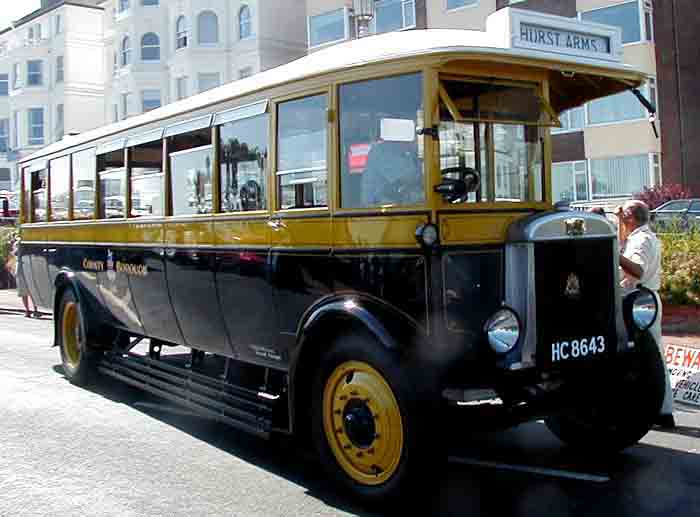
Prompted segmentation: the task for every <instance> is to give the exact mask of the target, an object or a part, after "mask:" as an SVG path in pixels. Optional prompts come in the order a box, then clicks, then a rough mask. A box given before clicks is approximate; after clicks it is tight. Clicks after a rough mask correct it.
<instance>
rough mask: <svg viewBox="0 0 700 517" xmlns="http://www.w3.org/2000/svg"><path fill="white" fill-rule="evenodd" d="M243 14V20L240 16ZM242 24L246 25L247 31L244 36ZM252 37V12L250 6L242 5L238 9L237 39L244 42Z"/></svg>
mask: <svg viewBox="0 0 700 517" xmlns="http://www.w3.org/2000/svg"><path fill="white" fill-rule="evenodd" d="M243 13H246V14H247V16H246V17H245V18H244V17H243V16H242V14H243ZM244 23H245V24H246V25H247V31H246V32H245V34H244V31H243V27H244ZM253 36H254V32H253V12H252V10H251V8H250V5H248V4H243V5H241V7H240V9H238V39H239V40H245V39H248V38H252V37H253Z"/></svg>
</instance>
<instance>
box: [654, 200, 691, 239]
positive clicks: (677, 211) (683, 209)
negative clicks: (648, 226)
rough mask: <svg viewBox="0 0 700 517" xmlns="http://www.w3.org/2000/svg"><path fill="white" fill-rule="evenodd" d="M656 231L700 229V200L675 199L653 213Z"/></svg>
mask: <svg viewBox="0 0 700 517" xmlns="http://www.w3.org/2000/svg"><path fill="white" fill-rule="evenodd" d="M651 220H652V222H653V224H654V227H655V228H656V230H661V231H663V230H673V229H677V230H683V231H686V230H690V229H700V198H693V199H674V200H672V201H667V202H666V203H664V204H663V205H661V206H659V207H658V208H656V209H654V210H652V211H651Z"/></svg>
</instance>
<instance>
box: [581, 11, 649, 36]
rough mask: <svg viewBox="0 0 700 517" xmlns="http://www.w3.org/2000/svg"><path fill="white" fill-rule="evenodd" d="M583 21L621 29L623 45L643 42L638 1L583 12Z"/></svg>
mask: <svg viewBox="0 0 700 517" xmlns="http://www.w3.org/2000/svg"><path fill="white" fill-rule="evenodd" d="M581 19H582V20H584V21H587V22H596V23H604V24H606V25H613V26H615V27H620V28H621V29H622V43H623V44H624V43H637V42H639V41H642V27H641V23H640V18H639V3H638V2H637V0H634V1H633V2H627V3H624V4H618V5H611V6H610V7H603V8H602V9H595V10H593V11H586V12H583V13H581Z"/></svg>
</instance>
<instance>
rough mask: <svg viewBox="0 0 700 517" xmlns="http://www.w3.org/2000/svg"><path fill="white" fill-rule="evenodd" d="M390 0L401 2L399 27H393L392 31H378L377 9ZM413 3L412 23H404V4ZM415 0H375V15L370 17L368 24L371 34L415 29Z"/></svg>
mask: <svg viewBox="0 0 700 517" xmlns="http://www.w3.org/2000/svg"><path fill="white" fill-rule="evenodd" d="M390 2H398V3H400V4H401V28H400V29H394V30H393V31H382V32H378V31H377V16H378V9H381V8H382V7H383V5H382V4H388V3H390ZM409 2H410V3H411V4H413V24H411V25H405V22H406V11H405V8H406V4H407V3H409ZM417 23H418V22H417V20H416V0H377V1H376V4H375V15H374V18H372V22H371V24H370V30H371V32H372V33H373V34H386V33H389V32H399V31H404V30H409V29H415V28H416V24H417Z"/></svg>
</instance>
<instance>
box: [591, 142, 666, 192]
mask: <svg viewBox="0 0 700 517" xmlns="http://www.w3.org/2000/svg"><path fill="white" fill-rule="evenodd" d="M652 154H658V153H648V152H647V153H644V152H641V153H637V154H622V155H616V156H601V157H597V158H586V165H587V168H588V183H589V184H588V197H589V199H590V200H591V201H599V200H606V199H616V198H622V197H629V196H632V195H634V194H635V192H631V193H626V194H620V193H614V194H610V195H598V196H597V197H596V196H594V193H593V182H594V180H595V178H594V176H593V167H592V163H593V162H594V161H600V160H608V161H609V160H615V159H625V158H640V157H643V156H646V157H647V163H648V167H649V171H648V172H647V181H648V182H649V183H648V186H651V185H653V175H654V171H653V170H652V169H653V167H652V165H653V161H652V156H651V155H652ZM659 166H660V164H659ZM642 188H643V187H642Z"/></svg>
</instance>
